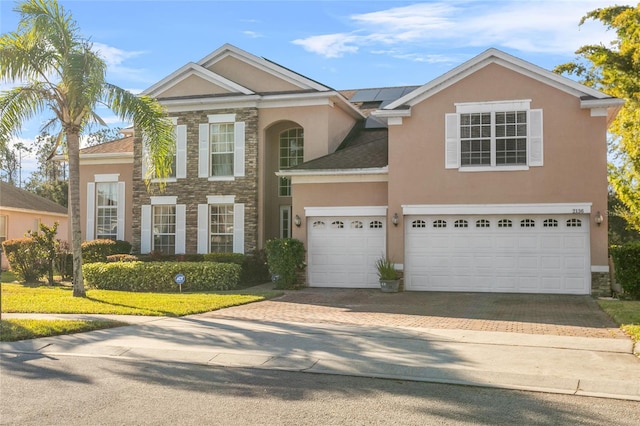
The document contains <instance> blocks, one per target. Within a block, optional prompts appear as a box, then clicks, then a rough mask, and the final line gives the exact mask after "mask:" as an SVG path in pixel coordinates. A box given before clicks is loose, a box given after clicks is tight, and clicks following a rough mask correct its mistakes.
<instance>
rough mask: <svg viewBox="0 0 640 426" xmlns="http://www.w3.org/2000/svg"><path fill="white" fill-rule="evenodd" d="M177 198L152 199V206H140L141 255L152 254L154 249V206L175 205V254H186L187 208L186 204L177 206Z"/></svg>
mask: <svg viewBox="0 0 640 426" xmlns="http://www.w3.org/2000/svg"><path fill="white" fill-rule="evenodd" d="M177 198H178V197H171V196H164V197H151V204H144V205H142V206H140V253H142V254H146V253H151V248H152V247H153V229H152V227H153V206H160V205H174V206H175V207H176V233H175V236H176V239H175V254H184V253H185V252H186V238H187V234H186V229H187V228H186V216H187V206H186V205H185V204H177V203H176V201H177ZM163 201H168V202H163ZM169 201H174V202H169Z"/></svg>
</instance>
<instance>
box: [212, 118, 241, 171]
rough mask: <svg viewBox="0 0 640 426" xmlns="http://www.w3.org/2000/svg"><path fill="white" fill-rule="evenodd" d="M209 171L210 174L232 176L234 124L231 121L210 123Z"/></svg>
mask: <svg viewBox="0 0 640 426" xmlns="http://www.w3.org/2000/svg"><path fill="white" fill-rule="evenodd" d="M209 135H210V141H211V151H210V153H211V162H210V163H209V164H210V165H211V171H210V176H233V153H234V135H235V131H234V125H233V123H218V124H211V128H210V133H209Z"/></svg>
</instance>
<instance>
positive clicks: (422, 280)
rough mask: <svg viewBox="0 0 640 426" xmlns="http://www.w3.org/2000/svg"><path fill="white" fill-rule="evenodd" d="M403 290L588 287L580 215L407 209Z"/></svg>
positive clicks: (582, 290) (584, 224) (562, 290)
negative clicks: (467, 213) (474, 214)
mask: <svg viewBox="0 0 640 426" xmlns="http://www.w3.org/2000/svg"><path fill="white" fill-rule="evenodd" d="M405 230H406V234H405V237H406V239H405V286H406V288H407V290H431V291H469V292H506V293H555V294H589V292H590V286H591V284H590V283H591V280H590V256H589V221H588V216H584V215H582V216H581V215H575V216H572V215H553V216H542V215H504V216H498V215H487V216H478V217H472V216H407V217H406V222H405Z"/></svg>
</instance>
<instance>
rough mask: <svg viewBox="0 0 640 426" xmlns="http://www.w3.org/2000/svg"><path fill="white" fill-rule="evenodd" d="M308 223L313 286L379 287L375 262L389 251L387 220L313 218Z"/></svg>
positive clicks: (309, 257) (310, 282)
mask: <svg viewBox="0 0 640 426" xmlns="http://www.w3.org/2000/svg"><path fill="white" fill-rule="evenodd" d="M374 222H375V223H374ZM307 223H309V228H308V234H307V239H308V248H309V249H308V251H309V253H308V259H309V264H308V266H307V270H308V278H309V285H310V286H312V287H351V288H373V287H379V283H378V277H377V275H376V269H375V262H376V260H377V259H378V258H379V257H380V256H384V254H385V252H386V249H385V234H386V231H385V229H384V227H385V219H384V218H383V217H321V218H320V217H316V218H312V217H310V218H308V220H307ZM323 224H324V225H323Z"/></svg>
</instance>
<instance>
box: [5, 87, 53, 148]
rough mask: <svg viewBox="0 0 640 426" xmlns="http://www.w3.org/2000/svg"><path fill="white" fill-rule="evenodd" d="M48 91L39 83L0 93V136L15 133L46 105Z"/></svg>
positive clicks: (48, 95)
mask: <svg viewBox="0 0 640 426" xmlns="http://www.w3.org/2000/svg"><path fill="white" fill-rule="evenodd" d="M49 97H50V93H49V92H48V91H47V90H46V88H45V87H44V86H43V85H42V84H41V83H33V84H31V85H27V86H21V87H14V88H13V89H10V90H8V91H5V92H2V95H0V136H1V137H2V138H6V137H9V136H12V135H17V134H18V133H19V132H20V130H22V124H23V123H24V122H26V121H28V120H29V119H31V118H32V117H34V116H36V115H38V114H40V113H41V112H43V111H44V109H45V108H46V107H47V99H48V98H49Z"/></svg>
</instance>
